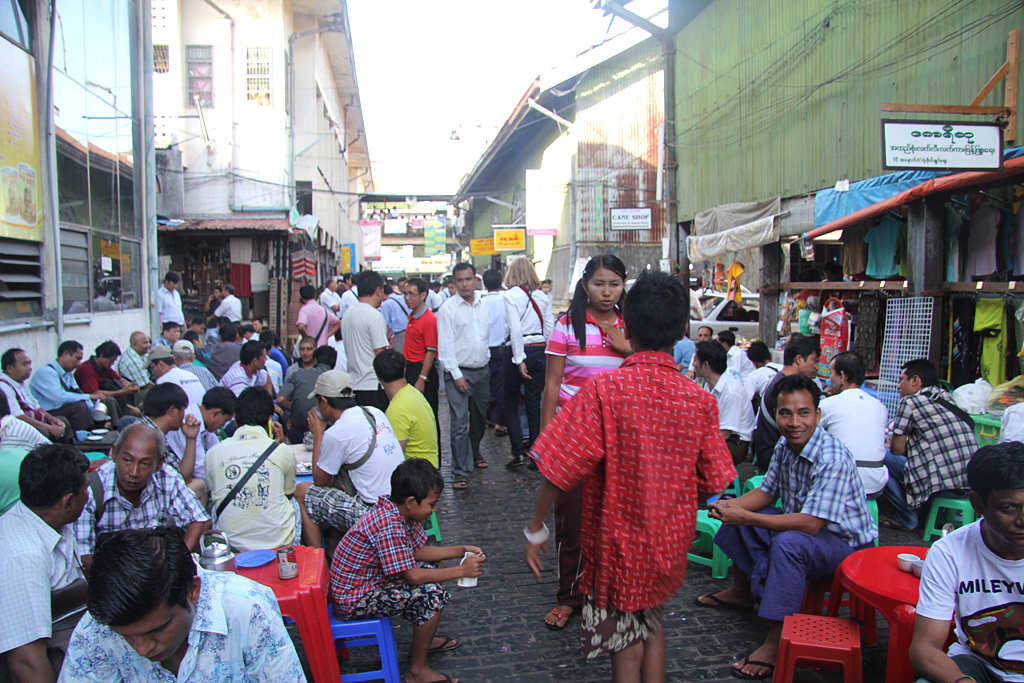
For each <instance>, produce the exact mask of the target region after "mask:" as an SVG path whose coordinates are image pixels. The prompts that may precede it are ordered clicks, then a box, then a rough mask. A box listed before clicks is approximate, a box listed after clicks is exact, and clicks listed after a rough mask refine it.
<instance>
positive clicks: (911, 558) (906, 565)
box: [896, 553, 921, 574]
mask: <svg viewBox="0 0 1024 683" xmlns="http://www.w3.org/2000/svg"><path fill="white" fill-rule="evenodd" d="M920 559H921V558H920V557H918V556H917V555H913V554H911V553H900V554H899V555H897V556H896V566H898V567H899V568H900V571H904V572H906V573H908V574H912V573H913V572H914V562H916V561H917V560H920Z"/></svg>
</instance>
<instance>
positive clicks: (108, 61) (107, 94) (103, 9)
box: [0, 0, 128, 104]
mask: <svg viewBox="0 0 1024 683" xmlns="http://www.w3.org/2000/svg"><path fill="white" fill-rule="evenodd" d="M2 1H3V0H0V2H2ZM115 4H120V2H117V3H115V0H87V1H86V2H85V3H83V5H84V7H85V10H86V13H85V17H84V19H85V24H84V26H85V51H86V54H85V82H84V83H83V85H85V86H86V87H87V89H88V91H89V92H90V93H92V94H93V95H95V96H97V97H99V98H100V99H102V100H103V101H104V102H106V103H107V104H114V90H115V88H116V87H117V58H118V55H117V37H116V35H112V33H113V32H112V30H111V29H112V28H113V27H114V26H116V24H115V19H116V11H115V9H114V5H115ZM65 28H70V27H69V26H66V27H65ZM125 57H126V58H127V57H128V55H127V54H126V55H125Z"/></svg>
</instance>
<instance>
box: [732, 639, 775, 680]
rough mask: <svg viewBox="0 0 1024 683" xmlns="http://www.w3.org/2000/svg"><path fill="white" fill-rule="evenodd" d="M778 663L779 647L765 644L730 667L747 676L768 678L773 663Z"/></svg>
mask: <svg viewBox="0 0 1024 683" xmlns="http://www.w3.org/2000/svg"><path fill="white" fill-rule="evenodd" d="M778 661H779V646H778V644H777V643H765V644H764V645H762V646H761V647H759V648H757V649H756V650H754V651H753V652H751V653H750V654H749V655H747V656H746V657H745V658H743V659H741V660H740V661H738V662H736V663H735V664H733V665H732V668H734V669H736V670H737V671H742V672H743V673H745V674H747V675H748V676H770V675H771V673H772V672H773V671H774V670H775V663H776V662H778ZM751 662H760V663H761V664H770V665H771V666H770V667H769V666H760V665H758V664H752V663H751Z"/></svg>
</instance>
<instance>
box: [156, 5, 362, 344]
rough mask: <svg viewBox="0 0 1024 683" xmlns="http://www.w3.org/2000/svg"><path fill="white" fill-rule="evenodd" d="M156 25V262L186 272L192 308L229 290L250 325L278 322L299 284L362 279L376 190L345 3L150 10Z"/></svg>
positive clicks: (186, 7)
mask: <svg viewBox="0 0 1024 683" xmlns="http://www.w3.org/2000/svg"><path fill="white" fill-rule="evenodd" d="M153 13H154V17H153V20H154V27H153V42H154V59H155V68H154V76H153V81H154V90H155V97H154V109H155V113H156V122H155V128H156V147H157V150H158V151H157V180H158V183H159V186H160V194H159V195H158V200H157V213H158V215H159V217H160V219H161V220H160V224H161V225H160V235H161V242H160V259H161V266H162V267H171V268H175V269H180V270H182V272H183V275H184V279H185V290H186V293H185V299H186V308H188V307H189V305H190V304H191V305H194V306H198V305H199V304H201V303H202V302H205V300H206V296H207V294H208V293H209V291H210V289H211V288H212V286H213V285H214V284H218V283H227V282H230V283H232V284H234V285H235V290H236V295H239V294H241V298H242V300H243V304H244V305H245V308H246V311H245V312H246V313H251V314H252V315H259V316H261V317H263V318H266V317H267V316H268V315H270V317H271V318H275V317H278V316H277V315H275V314H281V313H282V312H283V311H285V310H287V303H288V299H289V298H290V296H291V294H292V291H291V290H292V289H293V287H292V286H291V285H292V284H293V283H294V282H295V281H296V280H295V279H294V278H302V277H308V278H310V279H312V280H314V281H315V282H317V283H322V281H323V279H324V278H325V277H326V276H327V275H329V274H333V273H336V272H341V271H342V270H349V269H350V268H351V267H352V266H353V265H355V269H356V270H358V265H359V264H361V263H362V236H361V233H360V229H359V225H358V218H359V213H358V212H359V204H358V201H355V200H356V197H355V196H354V195H353V194H352V193H361V192H364V191H369V190H372V187H373V181H372V176H371V174H370V163H369V156H368V152H367V142H366V136H365V134H364V133H363V124H362V111H361V108H360V102H359V88H358V83H357V80H356V76H355V72H356V70H355V60H354V57H353V52H352V43H351V40H350V34H349V23H348V15H347V9H346V5H345V3H344V2H343V1H340V0H299V1H297V2H284V1H283V0H258V1H256V2H252V1H249V0H246V1H242V0H154V10H153ZM293 208H294V211H295V214H297V215H298V216H302V217H303V220H302V222H301V223H299V224H297V225H296V224H295V220H294V218H295V214H293V213H292V212H293ZM290 214H292V215H291V218H290ZM346 247H347V248H346ZM343 251H344V253H345V256H346V258H343V257H342V253H343ZM272 326H274V327H276V325H274V323H273V322H272Z"/></svg>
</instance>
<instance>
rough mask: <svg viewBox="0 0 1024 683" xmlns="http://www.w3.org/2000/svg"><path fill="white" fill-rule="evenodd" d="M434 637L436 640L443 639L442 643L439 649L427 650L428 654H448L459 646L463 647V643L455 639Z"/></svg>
mask: <svg viewBox="0 0 1024 683" xmlns="http://www.w3.org/2000/svg"><path fill="white" fill-rule="evenodd" d="M434 637H435V638H441V639H442V642H441V644H440V645H438V646H437V647H432V648H430V649H428V650H427V654H434V653H437V652H448V651H450V650H454V649H455V648H457V647H458V646H459V645H462V643H461V642H460V641H458V640H455V639H454V638H449V637H448V636H434Z"/></svg>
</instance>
